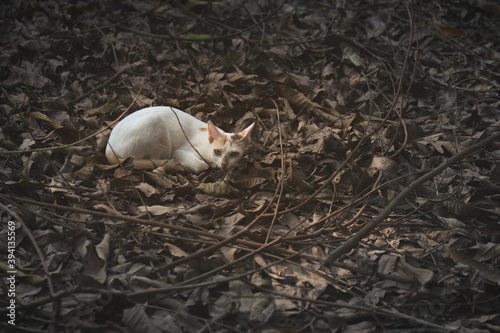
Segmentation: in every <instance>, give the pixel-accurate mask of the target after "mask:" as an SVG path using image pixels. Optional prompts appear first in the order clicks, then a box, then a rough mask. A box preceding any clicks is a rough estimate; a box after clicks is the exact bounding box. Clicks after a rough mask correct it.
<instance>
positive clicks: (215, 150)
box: [214, 149, 222, 156]
mask: <svg viewBox="0 0 500 333" xmlns="http://www.w3.org/2000/svg"><path fill="white" fill-rule="evenodd" d="M214 154H215V155H217V156H220V155H221V154H222V152H221V151H220V149H214Z"/></svg>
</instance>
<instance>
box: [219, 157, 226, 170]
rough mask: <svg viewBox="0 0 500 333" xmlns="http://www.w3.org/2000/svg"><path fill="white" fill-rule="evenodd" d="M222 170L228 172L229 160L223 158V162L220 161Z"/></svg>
mask: <svg viewBox="0 0 500 333" xmlns="http://www.w3.org/2000/svg"><path fill="white" fill-rule="evenodd" d="M220 168H221V169H222V170H226V169H227V160H226V159H225V158H223V159H222V161H220Z"/></svg>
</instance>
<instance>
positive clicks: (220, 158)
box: [106, 106, 254, 173]
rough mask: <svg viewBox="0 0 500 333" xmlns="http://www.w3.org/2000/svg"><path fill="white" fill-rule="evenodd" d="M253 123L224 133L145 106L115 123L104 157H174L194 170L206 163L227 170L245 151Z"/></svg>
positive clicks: (164, 108) (172, 111)
mask: <svg viewBox="0 0 500 333" xmlns="http://www.w3.org/2000/svg"><path fill="white" fill-rule="evenodd" d="M176 115H177V116H176ZM181 125H182V128H181ZM253 126H254V124H252V125H250V126H248V127H247V128H246V129H244V130H243V131H241V132H240V133H226V132H224V131H223V130H221V129H220V128H218V127H216V126H215V125H214V124H213V123H212V122H210V121H209V122H208V123H204V122H203V121H201V120H198V119H196V118H195V117H193V116H191V115H189V114H187V113H185V112H183V111H181V110H178V109H175V108H172V107H168V106H155V107H149V108H145V109H142V110H139V111H136V112H134V113H132V114H130V115H129V116H127V117H125V118H124V119H123V120H122V121H120V122H119V123H118V124H117V125H116V126H115V128H114V129H113V130H112V131H111V135H110V137H109V140H108V144H107V146H106V157H107V159H108V162H109V163H111V164H117V163H118V162H119V161H120V160H122V159H124V158H127V157H130V156H133V157H134V163H136V161H141V160H167V159H170V158H172V157H174V158H175V159H177V160H178V161H179V162H180V163H181V164H182V165H183V166H184V167H186V168H188V169H190V170H192V171H194V172H196V173H199V172H201V171H203V170H206V169H207V168H208V167H209V165H208V164H207V163H206V162H208V163H214V164H215V165H216V166H217V167H218V168H220V169H223V170H226V169H231V168H233V167H235V166H236V165H237V163H238V162H239V160H240V159H241V157H242V156H243V154H244V153H245V151H246V149H247V147H248V144H249V143H250V140H251V137H250V135H251V132H252V128H253ZM188 140H189V141H188ZM190 143H191V144H190ZM191 145H192V146H193V147H194V148H196V150H194V149H193V147H192V146H191ZM200 155H201V157H200ZM139 163H140V162H139Z"/></svg>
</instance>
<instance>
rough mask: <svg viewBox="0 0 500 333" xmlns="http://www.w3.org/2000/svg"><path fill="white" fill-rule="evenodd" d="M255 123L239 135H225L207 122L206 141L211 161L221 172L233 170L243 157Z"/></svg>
mask: <svg viewBox="0 0 500 333" xmlns="http://www.w3.org/2000/svg"><path fill="white" fill-rule="evenodd" d="M254 125H255V123H253V124H252V125H250V126H248V127H247V128H245V129H244V130H243V131H241V132H239V133H226V132H224V131H223V130H221V129H220V128H218V127H217V126H215V125H214V124H213V123H212V122H211V121H209V122H208V141H209V142H210V144H211V148H210V156H211V158H212V161H213V162H214V163H215V165H217V167H218V168H220V169H222V170H228V169H232V168H234V167H235V166H236V165H237V164H238V162H239V161H240V160H241V158H242V157H243V154H244V153H245V151H246V149H247V147H248V144H249V143H250V141H251V137H250V135H251V134H252V129H253V126H254Z"/></svg>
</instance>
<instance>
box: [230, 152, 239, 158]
mask: <svg viewBox="0 0 500 333" xmlns="http://www.w3.org/2000/svg"><path fill="white" fill-rule="evenodd" d="M239 155H240V153H238V152H237V151H233V152H232V153H231V157H238V156H239Z"/></svg>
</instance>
